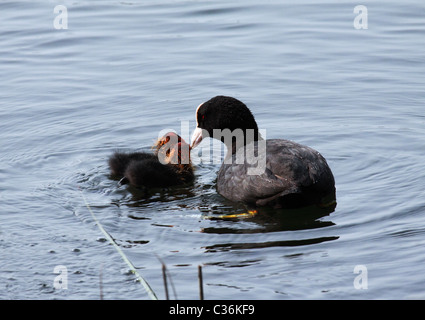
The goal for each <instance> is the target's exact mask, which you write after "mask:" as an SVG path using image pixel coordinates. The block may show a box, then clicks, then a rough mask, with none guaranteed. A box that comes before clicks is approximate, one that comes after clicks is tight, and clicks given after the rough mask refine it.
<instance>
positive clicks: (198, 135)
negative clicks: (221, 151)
mask: <svg viewBox="0 0 425 320" xmlns="http://www.w3.org/2000/svg"><path fill="white" fill-rule="evenodd" d="M202 138H203V136H202V129H201V128H199V127H197V128H196V129H195V131H193V134H192V139H191V141H192V145H191V147H190V148H191V149H193V148H195V147H196V146H197V145H198V144H200V143H201V141H202Z"/></svg>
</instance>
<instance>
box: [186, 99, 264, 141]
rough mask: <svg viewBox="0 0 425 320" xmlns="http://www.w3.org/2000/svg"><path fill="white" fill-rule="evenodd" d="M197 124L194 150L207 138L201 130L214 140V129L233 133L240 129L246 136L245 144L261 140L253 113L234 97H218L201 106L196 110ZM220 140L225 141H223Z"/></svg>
mask: <svg viewBox="0 0 425 320" xmlns="http://www.w3.org/2000/svg"><path fill="white" fill-rule="evenodd" d="M196 122H197V130H195V133H196V134H195V133H194V136H193V137H194V138H195V139H192V144H193V145H192V148H194V147H196V145H198V144H199V143H200V141H201V140H202V138H204V137H205V135H206V134H205V133H203V134H202V135H201V130H205V131H206V132H207V133H208V135H209V137H211V138H214V137H215V135H214V129H219V130H224V129H229V130H230V131H231V132H234V131H235V130H236V129H239V130H242V132H243V134H244V137H245V142H244V144H246V143H247V142H248V141H249V140H258V139H259V138H260V135H259V132H258V126H257V123H256V121H255V119H254V116H253V115H252V113H251V111H250V110H249V109H248V107H247V106H246V105H245V104H244V103H243V102H242V101H239V100H238V99H235V98H232V97H226V96H216V97H214V98H212V99H210V100H208V101H207V102H204V103H203V104H201V105H200V106H199V107H198V109H197V110H196ZM198 128H199V129H198ZM249 130H251V131H252V132H250V133H251V135H249V134H247V132H248V131H249ZM248 137H253V138H251V139H250V138H248ZM220 140H222V141H223V139H220ZM223 142H224V141H223Z"/></svg>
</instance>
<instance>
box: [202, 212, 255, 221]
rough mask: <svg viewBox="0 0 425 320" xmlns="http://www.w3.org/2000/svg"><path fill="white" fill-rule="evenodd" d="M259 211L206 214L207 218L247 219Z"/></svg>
mask: <svg viewBox="0 0 425 320" xmlns="http://www.w3.org/2000/svg"><path fill="white" fill-rule="evenodd" d="M257 213H258V211H257V210H248V212H244V213H234V214H223V215H219V216H206V217H205V219H240V218H242V219H245V218H252V217H254V216H255V215H256V214H257Z"/></svg>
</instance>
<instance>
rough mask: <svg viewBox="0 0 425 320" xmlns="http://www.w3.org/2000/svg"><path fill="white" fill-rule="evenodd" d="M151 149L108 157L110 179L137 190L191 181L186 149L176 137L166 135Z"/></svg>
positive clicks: (185, 144)
mask: <svg viewBox="0 0 425 320" xmlns="http://www.w3.org/2000/svg"><path fill="white" fill-rule="evenodd" d="M154 148H155V151H154V153H153V154H152V153H146V152H132V153H125V152H115V153H114V154H113V155H112V156H111V157H110V158H109V167H110V170H111V176H112V177H113V178H118V179H121V180H120V183H122V184H125V183H130V184H131V185H133V186H135V187H139V188H141V187H146V188H164V187H170V186H174V185H180V184H184V183H188V182H191V181H192V180H193V178H194V174H193V168H192V165H191V162H190V154H189V149H190V147H189V145H188V144H187V143H186V142H185V141H184V140H183V139H182V138H181V137H180V136H179V135H177V134H175V133H174V132H169V133H167V134H166V135H164V136H163V137H162V138H161V139H159V140H158V141H157V142H156V144H155V145H154Z"/></svg>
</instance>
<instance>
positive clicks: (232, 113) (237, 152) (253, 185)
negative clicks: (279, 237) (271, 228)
mask: <svg viewBox="0 0 425 320" xmlns="http://www.w3.org/2000/svg"><path fill="white" fill-rule="evenodd" d="M196 121H197V128H196V129H195V131H194V133H193V136H192V146H191V147H192V148H195V147H196V146H197V145H198V144H199V143H200V142H201V140H202V139H203V138H206V137H212V138H216V139H218V140H221V141H222V142H224V143H225V145H226V146H227V155H226V157H225V159H224V161H223V164H222V166H221V168H220V170H219V172H218V176H217V191H218V192H219V193H220V194H221V195H222V196H224V197H226V198H228V199H230V200H233V201H240V202H245V203H247V204H250V205H254V206H266V205H267V206H272V207H275V208H282V207H284V208H289V207H292V208H294V207H301V206H308V205H312V204H317V205H328V204H332V205H335V203H336V202H335V180H334V177H333V174H332V171H331V169H330V168H329V166H328V164H327V162H326V160H325V158H323V157H322V155H321V154H320V153H319V152H317V151H316V150H314V149H312V148H309V147H306V146H303V145H301V144H298V143H295V142H292V141H289V140H284V139H269V140H264V139H263V138H262V137H261V134H260V132H259V130H258V126H257V123H256V121H255V119H254V116H253V115H252V113H251V111H250V110H249V109H248V107H247V106H246V105H245V104H244V103H242V102H241V101H239V100H237V99H235V98H232V97H226V96H217V97H214V98H212V99H210V100H208V101H207V102H205V103H203V104H201V105H200V106H199V107H198V108H197V110H196Z"/></svg>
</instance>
